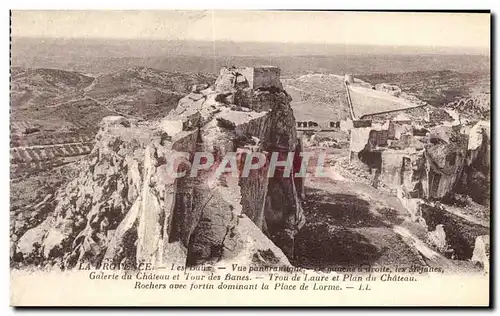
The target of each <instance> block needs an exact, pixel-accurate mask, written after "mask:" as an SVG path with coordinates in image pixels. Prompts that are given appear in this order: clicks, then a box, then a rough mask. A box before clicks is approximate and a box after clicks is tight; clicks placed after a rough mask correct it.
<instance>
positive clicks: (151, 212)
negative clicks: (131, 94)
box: [14, 67, 305, 268]
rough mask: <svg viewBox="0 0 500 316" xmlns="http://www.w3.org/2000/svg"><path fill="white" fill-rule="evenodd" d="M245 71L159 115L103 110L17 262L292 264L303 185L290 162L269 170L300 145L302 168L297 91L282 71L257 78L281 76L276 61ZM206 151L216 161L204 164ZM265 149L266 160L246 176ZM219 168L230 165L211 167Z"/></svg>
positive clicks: (21, 245) (224, 74)
mask: <svg viewBox="0 0 500 316" xmlns="http://www.w3.org/2000/svg"><path fill="white" fill-rule="evenodd" d="M250 70H251V68H250V69H249V68H245V70H244V71H239V70H238V69H236V68H231V69H223V70H222V71H221V74H220V76H219V78H218V79H217V82H216V84H215V86H214V87H208V86H204V85H198V86H196V87H193V89H192V90H191V91H192V92H191V93H190V94H189V95H187V96H186V97H184V98H183V99H181V100H180V101H179V104H178V107H177V108H175V109H174V110H172V111H171V113H169V114H168V116H166V117H165V118H164V119H163V120H161V121H159V122H149V123H139V122H134V121H131V120H127V119H125V118H123V117H108V118H106V119H104V120H103V122H102V123H101V127H100V131H99V133H98V135H97V137H96V144H95V146H94V148H93V150H92V152H91V153H90V154H89V156H88V157H86V158H84V159H83V160H82V161H81V162H80V165H79V170H80V172H79V175H78V176H77V177H76V178H75V179H74V180H73V181H71V183H69V185H68V186H66V187H65V188H62V189H61V190H59V191H58V192H57V193H56V194H55V201H56V207H55V209H54V210H53V212H52V213H51V214H50V215H49V216H48V217H47V218H46V219H45V220H44V221H43V222H42V223H41V224H40V225H38V226H36V227H34V228H32V229H29V230H28V231H27V232H26V233H24V234H23V236H21V237H20V238H19V241H18V242H17V243H16V246H15V251H14V252H15V256H14V257H15V258H17V259H16V260H17V261H18V262H20V263H21V262H22V263H23V264H31V263H33V262H37V263H39V262H43V264H44V265H56V266H58V267H62V268H72V267H75V266H77V265H79V264H84V263H88V264H92V265H99V264H102V263H103V262H113V263H116V264H126V265H135V264H137V263H140V262H152V263H154V264H155V265H164V264H167V263H169V262H176V263H180V264H187V265H198V264H205V263H214V262H218V261H221V260H232V259H231V258H233V259H234V258H240V259H241V258H242V253H245V256H244V257H245V258H247V259H248V260H250V258H251V259H252V260H254V259H255V258H257V259H258V260H257V261H259V262H260V261H263V260H264V261H266V260H265V259H262V258H272V260H271V259H269V260H271V261H272V262H273V263H274V264H289V263H288V260H287V259H286V257H285V256H284V255H286V256H288V257H291V256H292V255H293V247H294V236H295V235H296V234H297V232H298V230H299V229H300V227H301V226H302V225H303V224H304V221H305V219H304V215H303V212H302V207H301V201H300V197H301V196H302V195H303V192H302V185H301V183H302V182H301V179H298V178H295V177H294V176H293V174H292V176H291V177H287V176H286V175H285V174H284V173H285V170H284V169H283V168H277V169H276V172H275V174H274V175H273V176H271V177H268V176H267V171H268V167H269V160H270V157H271V154H272V153H274V152H277V153H280V157H281V159H282V160H284V159H285V158H286V154H288V153H290V152H291V153H295V154H294V155H293V157H292V158H293V160H292V162H293V164H294V166H297V165H299V166H300V159H299V155H298V154H299V153H300V150H301V148H300V144H299V140H298V138H297V135H296V130H295V119H294V115H293V111H292V109H291V107H290V97H289V96H288V94H287V93H286V91H284V90H283V89H282V87H281V84H280V83H279V80H277V81H276V80H271V79H272V78H271V79H270V80H263V79H262V78H263V77H262V73H264V74H265V73H267V72H271V73H272V74H273V75H274V76H276V75H277V77H278V78H279V69H277V68H272V67H267V68H266V69H265V71H263V72H261V71H260V70H258V69H257V71H253V72H252V74H253V78H247V77H246V76H249V75H248V74H249V73H250ZM264 77H265V76H264ZM249 79H251V80H249ZM200 153H201V154H200ZM203 155H205V157H202V156H203ZM210 157H213V161H212V162H213V164H212V167H210V168H208V165H207V167H206V168H205V167H203V166H201V167H200V164H201V165H203V164H204V163H206V162H207V159H208V160H210ZM259 157H260V158H261V159H263V161H262V167H261V168H255V169H252V170H250V172H249V175H248V177H245V176H240V173H238V171H241V168H242V166H243V168H244V166H245V162H246V161H248V160H250V161H254V159H256V158H259ZM262 157H263V158H262ZM284 157H285V158H284ZM281 159H280V160H281ZM257 163H258V161H257ZM196 164H197V165H198V167H199V168H198V169H197V170H195V169H196V168H193V166H195V165H196ZM234 164H236V166H234ZM219 166H224V167H225V168H224V172H223V173H217V172H214V168H218V167H219ZM238 168H239V169H238ZM171 171H174V172H177V173H182V172H186V174H187V175H191V173H192V172H196V173H197V174H195V175H196V176H195V177H190V176H184V177H176V176H175V175H173V174H172V172H171ZM250 232H251V234H250ZM266 236H267V237H266ZM268 237H269V239H270V240H269V239H268ZM273 243H274V244H275V245H276V246H277V247H276V246H274V244H273ZM269 253H272V256H271V255H269ZM263 254H266V255H263ZM260 263H263V262H260ZM264 263H265V262H264Z"/></svg>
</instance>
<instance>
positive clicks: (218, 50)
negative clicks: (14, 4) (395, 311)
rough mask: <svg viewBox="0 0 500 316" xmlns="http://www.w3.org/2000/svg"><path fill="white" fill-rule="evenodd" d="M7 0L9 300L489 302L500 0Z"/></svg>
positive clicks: (133, 303) (39, 303) (166, 303)
mask: <svg viewBox="0 0 500 316" xmlns="http://www.w3.org/2000/svg"><path fill="white" fill-rule="evenodd" d="M10 14H11V18H10V19H11V36H10V44H11V50H10V118H9V119H10V169H9V170H10V205H9V216H10V223H9V224H10V232H9V238H10V239H9V240H10V254H9V257H10V289H11V297H10V304H11V305H13V306H42V305H50V306H91V305H92V306H214V305H216V306H249V305H252V306H259V305H260V306H310V305H322V306H404V305H426V306H488V305H489V304H491V302H490V290H489V287H490V236H491V225H492V224H491V223H490V206H491V86H490V85H491V68H490V66H491V56H490V51H491V47H490V45H491V40H490V38H491V34H490V33H491V19H492V17H491V14H490V12H489V11H482V12H473V11H471V12H463V11H461V12H449V11H448V12H395V11H387V12H382V11H380V12H378V11H292V10H290V11H287V10H284V11H271V10H253V11H251V10H246V11H243V10H240V11H237V10H185V11H179V10H141V11H139V10H102V11H98V10H94V11H92V10H72V11H64V10H53V11H42V10H33V11H30V10H13V11H11V13H10ZM36 285H40V286H46V288H47V291H42V293H40V291H38V290H36V288H37V287H36ZM68 291H71V293H72V295H66V294H65V293H68ZM45 292H47V293H45ZM56 293H57V294H56ZM388 293H391V294H393V295H387V294H388ZM193 295H199V296H203V297H200V298H196V299H194V296H193Z"/></svg>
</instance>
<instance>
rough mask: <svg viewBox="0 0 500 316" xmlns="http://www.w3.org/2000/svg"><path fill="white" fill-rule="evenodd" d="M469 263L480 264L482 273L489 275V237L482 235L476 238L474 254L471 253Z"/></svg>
mask: <svg viewBox="0 0 500 316" xmlns="http://www.w3.org/2000/svg"><path fill="white" fill-rule="evenodd" d="M471 261H473V262H478V263H480V264H481V265H482V266H483V268H484V271H485V272H487V273H489V270H490V236H488V235H483V236H479V237H477V238H476V243H475V245H474V252H473V253H472V258H471Z"/></svg>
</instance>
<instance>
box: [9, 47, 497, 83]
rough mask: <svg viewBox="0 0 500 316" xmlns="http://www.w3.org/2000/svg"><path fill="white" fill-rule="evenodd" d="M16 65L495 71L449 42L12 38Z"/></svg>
mask: <svg viewBox="0 0 500 316" xmlns="http://www.w3.org/2000/svg"><path fill="white" fill-rule="evenodd" d="M11 56H12V65H13V66H20V67H25V68H57V69H65V70H71V71H78V72H83V73H92V74H102V73H106V72H115V71H119V70H125V69H128V68H131V67H136V66H145V67H150V68H155V69H159V70H162V71H168V72H175V71H179V72H193V73H212V74H216V73H218V71H219V69H220V68H221V67H223V66H232V65H238V66H239V65H242V66H256V65H275V66H278V67H280V68H281V69H282V71H283V72H282V73H283V75H285V76H290V75H302V74H304V73H308V72H313V73H336V74H343V73H356V74H372V73H405V72H411V71H419V70H420V71H422V70H429V71H436V70H446V69H449V70H454V71H459V72H464V73H469V72H489V71H490V58H489V55H488V54H485V53H484V52H483V53H481V54H479V53H476V54H470V53H469V54H464V53H461V52H457V51H456V50H449V49H445V48H437V49H430V48H422V47H393V46H390V47H383V46H362V45H321V44H294V43H233V42H219V41H216V42H199V41H158V40H126V41H125V40H89V39H40V38H14V39H12V50H11Z"/></svg>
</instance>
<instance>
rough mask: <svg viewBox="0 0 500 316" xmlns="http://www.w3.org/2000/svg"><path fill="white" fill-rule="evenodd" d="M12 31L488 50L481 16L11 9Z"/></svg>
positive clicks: (18, 34)
mask: <svg viewBox="0 0 500 316" xmlns="http://www.w3.org/2000/svg"><path fill="white" fill-rule="evenodd" d="M12 36H14V37H56V38H61V37H62V38H82V37H85V38H118V39H122V38H124V39H135V38H147V39H163V40H203V41H212V40H222V41H234V42H283V43H325V44H361V45H383V46H387V45H389V46H431V47H432V46H434V47H464V48H478V49H488V50H489V47H490V15H489V14H487V13H418V12H415V13H413V12H333V11H13V13H12Z"/></svg>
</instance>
